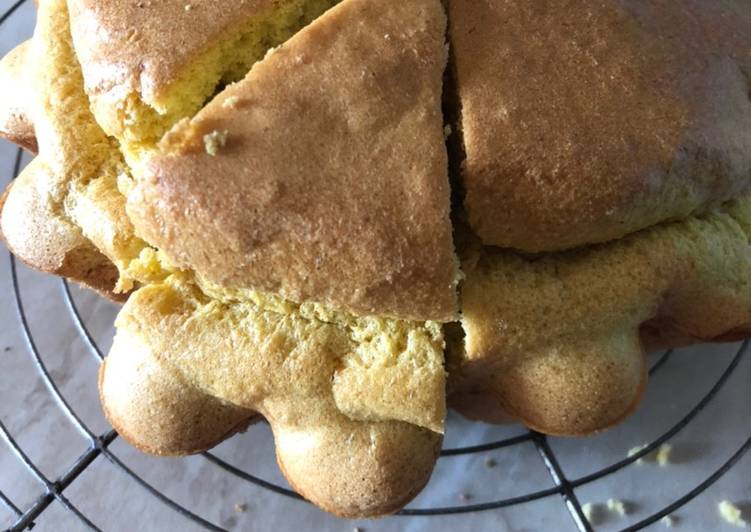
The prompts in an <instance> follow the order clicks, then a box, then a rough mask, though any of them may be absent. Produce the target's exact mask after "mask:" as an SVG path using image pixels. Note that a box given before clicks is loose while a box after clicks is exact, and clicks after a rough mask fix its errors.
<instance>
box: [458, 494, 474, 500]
mask: <svg viewBox="0 0 751 532" xmlns="http://www.w3.org/2000/svg"><path fill="white" fill-rule="evenodd" d="M470 499H472V495H470V494H469V493H465V492H461V493H460V494H459V500H460V501H462V502H467V501H468V500H470Z"/></svg>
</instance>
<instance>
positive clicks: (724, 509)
mask: <svg viewBox="0 0 751 532" xmlns="http://www.w3.org/2000/svg"><path fill="white" fill-rule="evenodd" d="M717 508H718V509H719V511H720V515H721V516H722V518H723V519H724V520H725V521H726V522H727V523H730V524H731V525H733V526H737V527H741V528H743V527H747V526H748V523H747V522H746V520H745V519H743V512H741V509H740V508H738V507H737V506H736V505H735V504H733V503H732V502H730V501H722V502H720V504H719V505H718V506H717Z"/></svg>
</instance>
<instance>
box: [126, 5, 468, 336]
mask: <svg viewBox="0 0 751 532" xmlns="http://www.w3.org/2000/svg"><path fill="white" fill-rule="evenodd" d="M360 20H367V21H368V24H361V23H359V22H358V21H360ZM444 30H445V17H444V14H443V11H442V9H441V6H440V3H439V2H437V1H435V0H420V1H413V2H391V1H382V0H372V1H360V0H349V1H348V2H345V3H344V4H340V5H339V6H338V7H335V8H333V9H332V10H330V11H329V12H327V13H326V14H325V15H323V16H322V17H321V18H319V19H318V20H317V21H316V22H315V23H314V24H312V25H311V26H308V27H307V28H305V29H304V30H303V31H301V32H300V33H298V34H297V35H296V36H295V37H294V38H293V39H292V40H290V41H289V42H288V43H286V44H285V45H284V46H282V47H281V48H279V49H277V50H276V51H274V52H273V53H272V54H270V55H268V56H267V57H266V59H264V60H263V61H262V62H260V63H258V64H257V65H256V66H255V67H254V68H253V70H252V71H251V72H250V74H249V75H248V77H247V78H246V79H245V80H243V81H241V82H239V83H237V84H235V85H233V86H230V87H229V88H227V89H226V90H225V91H224V92H223V93H222V94H220V95H219V96H218V97H217V98H216V99H215V100H214V101H213V102H211V103H210V104H209V105H207V106H206V107H205V108H204V109H203V110H202V111H201V112H200V113H199V114H198V116H197V117H196V118H194V119H193V120H192V121H190V123H182V124H180V125H178V126H177V127H176V128H175V129H174V130H173V131H172V132H171V133H170V134H169V135H168V136H167V137H166V138H165V140H164V142H163V143H162V148H163V153H161V154H159V155H157V156H156V157H154V158H153V159H152V160H151V161H150V162H149V164H148V169H147V171H146V175H144V176H141V177H138V178H137V184H136V187H135V189H134V191H133V192H132V193H131V194H130V196H129V203H128V212H129V215H130V216H131V218H132V219H133V221H134V224H135V225H136V229H137V231H138V232H139V234H141V235H142V236H144V237H145V238H146V240H148V241H149V242H150V243H152V244H154V245H156V246H157V247H158V248H159V249H161V250H162V251H164V252H165V253H166V254H167V255H168V256H169V257H170V260H171V261H172V262H174V263H175V264H176V265H178V266H180V267H185V268H192V269H194V270H195V271H196V272H197V273H198V274H199V275H200V276H202V277H203V278H205V279H208V280H210V281H212V282H213V283H215V284H218V285H220V286H225V287H232V288H235V287H241V288H252V289H255V290H260V291H264V292H272V293H278V294H280V295H281V296H283V297H285V298H287V299H290V300H292V301H297V302H301V301H316V302H321V303H324V304H326V305H329V306H331V307H333V308H337V309H344V310H347V311H350V312H353V313H355V314H358V315H381V316H383V315H385V316H394V317H398V318H403V319H414V320H438V321H449V320H452V319H454V318H455V317H456V314H457V304H456V282H457V277H458V271H457V264H456V260H455V258H454V255H453V244H452V234H451V233H452V229H451V224H450V220H449V208H450V205H449V186H448V176H447V155H446V148H445V144H444V137H443V122H442V116H441V108H440V105H441V85H442V76H443V70H444V66H445V61H446V52H445V45H444ZM225 132H226V133H227V139H226V144H225V143H224V142H222V136H223V135H224V133H225ZM290 139H294V141H293V142H290ZM212 140H213V142H214V144H211V143H210V142H209V141H212ZM207 143H209V144H207Z"/></svg>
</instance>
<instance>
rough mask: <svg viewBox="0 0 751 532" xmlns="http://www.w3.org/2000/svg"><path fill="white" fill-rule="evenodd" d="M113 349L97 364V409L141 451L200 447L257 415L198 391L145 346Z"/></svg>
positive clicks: (182, 451)
mask: <svg viewBox="0 0 751 532" xmlns="http://www.w3.org/2000/svg"><path fill="white" fill-rule="evenodd" d="M118 345H119V344H118ZM112 355H113V353H110V356H108V358H107V359H106V360H105V361H104V362H103V363H102V365H101V367H100V368H99V393H100V399H101V403H102V409H103V410H104V413H105V415H106V416H107V419H108V420H109V421H110V423H111V424H112V426H113V427H114V428H115V430H117V432H118V434H120V435H121V436H122V437H123V438H124V439H125V440H126V441H127V442H128V443H130V444H131V445H133V446H134V447H136V448H138V449H140V450H142V451H144V452H147V453H150V454H155V455H159V456H182V455H189V454H196V453H200V452H202V451H205V450H207V449H210V448H212V447H214V446H215V445H218V444H219V443H221V442H222V441H223V440H225V439H226V438H228V437H230V436H231V435H232V434H234V433H236V432H239V431H242V430H244V429H245V428H246V427H247V426H248V424H249V423H251V422H252V421H254V420H255V419H257V418H256V414H255V413H254V412H252V411H249V410H247V409H245V408H240V407H237V406H233V405H229V404H226V403H223V402H222V401H219V400H218V399H216V398H214V397H212V396H210V395H207V394H205V393H201V392H200V390H197V389H196V388H194V387H193V386H191V385H190V384H189V383H187V382H186V381H185V380H184V379H182V378H181V376H180V375H179V374H178V373H175V372H169V371H168V370H166V369H165V368H163V367H162V366H161V365H159V364H158V362H156V361H155V360H154V357H153V356H151V354H150V353H149V352H148V351H147V350H142V349H128V350H127V352H125V353H124V354H123V355H119V354H117V353H115V354H114V356H112ZM108 364H110V365H113V366H115V367H109V368H108V367H107V366H108ZM108 377H109V378H108Z"/></svg>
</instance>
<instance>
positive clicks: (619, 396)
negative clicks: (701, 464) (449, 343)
mask: <svg viewBox="0 0 751 532" xmlns="http://www.w3.org/2000/svg"><path fill="white" fill-rule="evenodd" d="M750 236H751V197H749V196H745V197H743V198H740V199H739V200H737V201H734V202H731V203H729V204H727V205H725V206H724V207H723V208H722V209H718V210H716V211H714V212H713V213H711V214H708V215H706V216H705V217H701V218H689V219H686V220H684V221H682V222H675V223H669V224H664V225H661V226H657V227H653V228H651V229H648V230H645V231H642V232H640V233H636V234H634V235H631V236H629V237H627V238H624V239H622V240H618V241H613V242H609V243H607V244H602V245H599V246H593V247H590V248H584V249H579V250H572V251H568V252H560V253H552V254H545V255H542V256H538V257H522V256H519V255H518V254H515V253H513V252H510V251H499V250H492V249H487V248H486V249H480V248H477V249H475V250H470V251H468V252H467V254H466V257H465V261H464V271H465V273H466V275H467V278H466V280H465V281H464V284H463V286H462V325H463V329H464V333H465V335H466V336H465V337H464V339H463V343H464V348H463V349H462V348H461V347H457V343H456V342H455V343H454V344H453V345H454V348H453V352H452V353H451V355H450V357H449V367H450V368H452V372H451V374H450V383H449V385H450V389H451V391H450V394H449V404H450V406H452V407H454V408H456V409H458V410H460V411H463V412H465V413H466V414H467V415H468V416H470V417H473V418H479V419H487V420H491V421H493V420H496V419H498V417H499V416H500V415H502V414H503V413H504V412H506V413H510V414H511V415H512V416H514V417H515V418H517V419H519V420H520V421H522V422H524V423H525V424H527V425H529V426H532V427H535V428H536V429H537V430H540V431H542V432H547V433H552V434H568V435H573V434H587V433H589V432H593V431H597V430H601V429H603V428H606V427H609V426H611V425H613V424H615V423H617V422H618V421H620V420H621V419H623V418H624V417H625V416H626V415H627V414H628V413H629V412H631V411H632V410H633V408H634V407H635V405H636V403H637V402H638V399H639V397H640V396H641V393H642V390H643V386H644V382H645V365H644V360H643V356H642V353H643V352H644V349H645V346H646V347H649V348H656V347H665V346H674V345H683V344H688V343H699V342H706V341H716V340H721V339H728V340H733V339H738V338H739V337H741V336H742V335H744V334H745V333H747V332H748V331H749V330H751V285H749V283H748V279H749V277H750V276H751V244H750V242H751V240H750V239H749V237H750ZM483 397H484V398H485V400H486V404H485V408H483V407H482V406H481V401H482V398H483ZM478 398H479V399H478Z"/></svg>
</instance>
